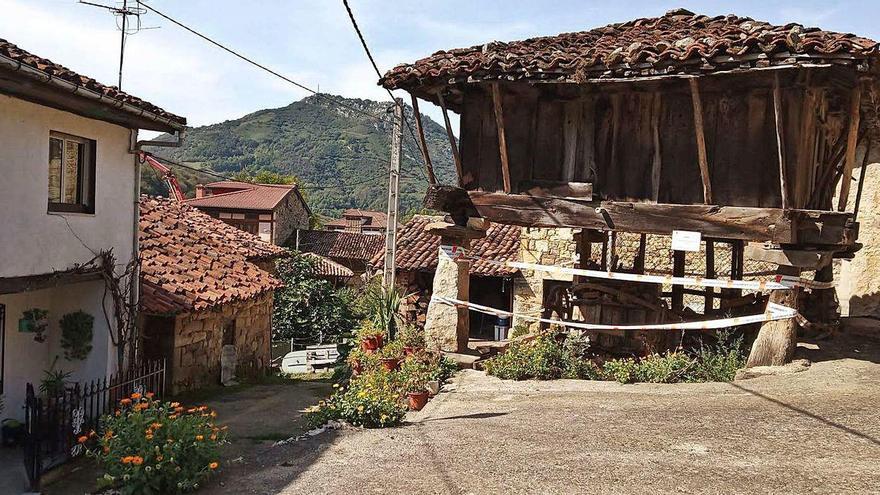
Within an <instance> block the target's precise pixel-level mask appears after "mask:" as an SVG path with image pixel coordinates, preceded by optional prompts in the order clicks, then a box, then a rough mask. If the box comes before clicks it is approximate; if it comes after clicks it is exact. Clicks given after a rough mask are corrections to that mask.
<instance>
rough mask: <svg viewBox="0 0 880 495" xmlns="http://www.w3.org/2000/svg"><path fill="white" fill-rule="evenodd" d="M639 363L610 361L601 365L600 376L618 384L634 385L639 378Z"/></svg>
mask: <svg viewBox="0 0 880 495" xmlns="http://www.w3.org/2000/svg"><path fill="white" fill-rule="evenodd" d="M638 368H639V363H637V362H636V360H635V359H632V358H626V359H612V360H610V361H605V364H603V365H602V376H603V377H604V378H605V379H606V380H614V381H617V382H620V383H634V382H636V380H637V379H638V377H639V369H638Z"/></svg>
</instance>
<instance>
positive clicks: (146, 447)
mask: <svg viewBox="0 0 880 495" xmlns="http://www.w3.org/2000/svg"><path fill="white" fill-rule="evenodd" d="M215 418H216V413H215V412H214V411H211V410H210V409H208V408H207V407H206V406H199V407H193V408H186V407H184V406H182V405H180V404H178V403H176V402H160V401H158V400H153V398H152V394H145V395H143V396H142V395H141V394H133V395H132V396H131V397H129V398H125V399H122V400H121V401H120V403H119V409H117V410H116V411H115V413H114V414H112V415H107V416H104V417H103V418H102V419H101V425H102V428H103V431H104V433H103V434H102V435H97V434H95V432H92V433H90V434H89V435H85V436H83V437H80V438H79V441H80V443H82V444H85V445H87V446H89V447H91V449H90V451H89V455H90V456H91V457H94V458H95V459H96V460H97V461H98V463H99V464H100V466H101V467H102V468H103V470H104V475H103V477H101V478H99V479H98V483H99V485H100V486H101V487H102V488H117V489H119V490H120V492H121V493H123V494H141V493H163V494H164V493H182V492H189V491H193V490H196V489H198V488H199V484H200V483H202V482H203V481H204V480H205V479H206V478H208V477H209V476H211V475H212V474H213V473H214V472H216V471H217V470H218V468H219V467H220V463H219V461H218V457H219V447H220V445H222V444H223V443H225V442H226V428H225V427H218V426H216V425H215V422H214V421H215Z"/></svg>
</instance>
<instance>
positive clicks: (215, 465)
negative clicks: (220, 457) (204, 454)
mask: <svg viewBox="0 0 880 495" xmlns="http://www.w3.org/2000/svg"><path fill="white" fill-rule="evenodd" d="M208 467H209V468H211V469H217V468H218V467H220V463H219V462H212V463H211V464H208Z"/></svg>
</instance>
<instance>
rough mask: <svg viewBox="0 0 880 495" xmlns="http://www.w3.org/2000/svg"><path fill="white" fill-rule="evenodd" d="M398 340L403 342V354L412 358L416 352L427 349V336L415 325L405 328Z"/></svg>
mask: <svg viewBox="0 0 880 495" xmlns="http://www.w3.org/2000/svg"><path fill="white" fill-rule="evenodd" d="M397 338H398V339H400V340H401V341H402V345H403V353H404V355H406V356H412V355H414V354H415V353H416V351H418V350H420V349H424V348H425V334H424V332H423V331H422V330H421V329H420V328H419V327H417V326H415V325H411V324H410V325H406V326H404V327H403V328H402V329H401V330H400V334H399V336H398V337H397Z"/></svg>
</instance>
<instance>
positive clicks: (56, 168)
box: [0, 39, 186, 419]
mask: <svg viewBox="0 0 880 495" xmlns="http://www.w3.org/2000/svg"><path fill="white" fill-rule="evenodd" d="M185 127H186V120H185V119H184V118H182V117H178V116H176V115H173V114H171V113H168V112H165V111H164V110H162V109H161V108H159V107H156V106H154V105H152V104H150V103H148V102H146V101H143V100H141V99H139V98H136V97H134V96H131V95H128V94H126V93H123V92H121V91H119V90H117V89H116V88H114V87H109V86H105V85H102V84H100V83H98V82H97V81H95V80H93V79H90V78H88V77H85V76H82V75H79V74H77V73H75V72H73V71H71V70H69V69H66V68H64V67H62V66H60V65H58V64H55V63H53V62H51V61H49V60H46V59H42V58H40V57H38V56H36V55H33V54H30V53H28V52H26V51H24V50H22V49H20V48H18V47H16V46H15V45H13V44H11V43H8V42H6V41H5V40H2V39H0V394H2V396H3V399H4V402H5V410H4V411H3V412H2V413H0V419H2V418H5V417H13V418H18V419H21V418H22V417H23V410H22V406H23V404H24V398H25V386H26V383H27V382H31V383H34V384H35V385H38V384H39V382H40V380H41V379H42V378H43V375H44V370H47V369H49V368H50V366H51V365H52V363H53V361H54V360H55V357H56V356H59V358H58V360H57V368H58V369H63V370H65V371H70V372H71V373H72V376H71V377H70V380H71V381H84V380H90V379H94V378H100V377H104V376H106V375H107V374H108V373H109V372H113V371H114V370H115V369H116V350H115V348H114V346H113V344H112V342H111V338H110V331H111V329H110V328H108V323H107V321H108V320H107V318H105V315H104V310H103V309H102V300H103V299H104V288H105V286H104V281H103V279H102V277H101V276H100V274H99V273H96V272H95V271H92V270H76V269H75V267H76V266H77V265H82V264H84V263H87V262H88V261H89V260H91V259H92V258H93V257H94V256H95V255H94V253H97V252H100V251H106V250H109V249H112V250H113V253H114V255H115V257H116V260H117V263H118V266H119V267H120V268H122V266H123V265H126V264H128V263H129V261H130V260H132V259H133V257H135V256H136V253H137V244H136V240H137V218H138V212H137V210H136V208H137V204H138V196H139V191H138V190H137V188H138V182H139V181H138V174H139V167H140V164H139V163H138V159H137V154H136V153H134V150H136V149H137V146H138V141H137V135H138V130H139V129H148V130H155V131H162V132H168V133H172V134H177V138H179V137H180V133H181V132H182V131H183V130H184V129H185ZM106 305H107V309H108V311H110V313H109V314H110V315H111V317H110V319H109V321H111V322H112V321H113V318H112V300H107V301H106ZM31 309H40V310H45V311H47V312H48V316H47V318H46V320H47V321H48V330H47V332H46V334H45V335H46V337H45V339H43V340H44V341H42V342H40V341H38V340H41V339H38V338H35V337H36V334H34V333H30V332H28V331H27V330H29V329H32V326H31V325H28V323H27V321H28V320H27V318H25V315H26V312H27V311H29V310H31ZM79 310H81V311H84V312H86V313H88V314H89V315H91V316H93V317H94V326H93V337H92V349H91V351H90V352H88V354H87V356H86V357H85V359H82V360H76V359H74V360H70V361H68V360H67V359H66V358H65V356H64V350H63V349H62V346H61V329H60V325H59V320H60V319H61V318H62V316H63V315H65V314H67V313H70V312H74V311H79Z"/></svg>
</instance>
